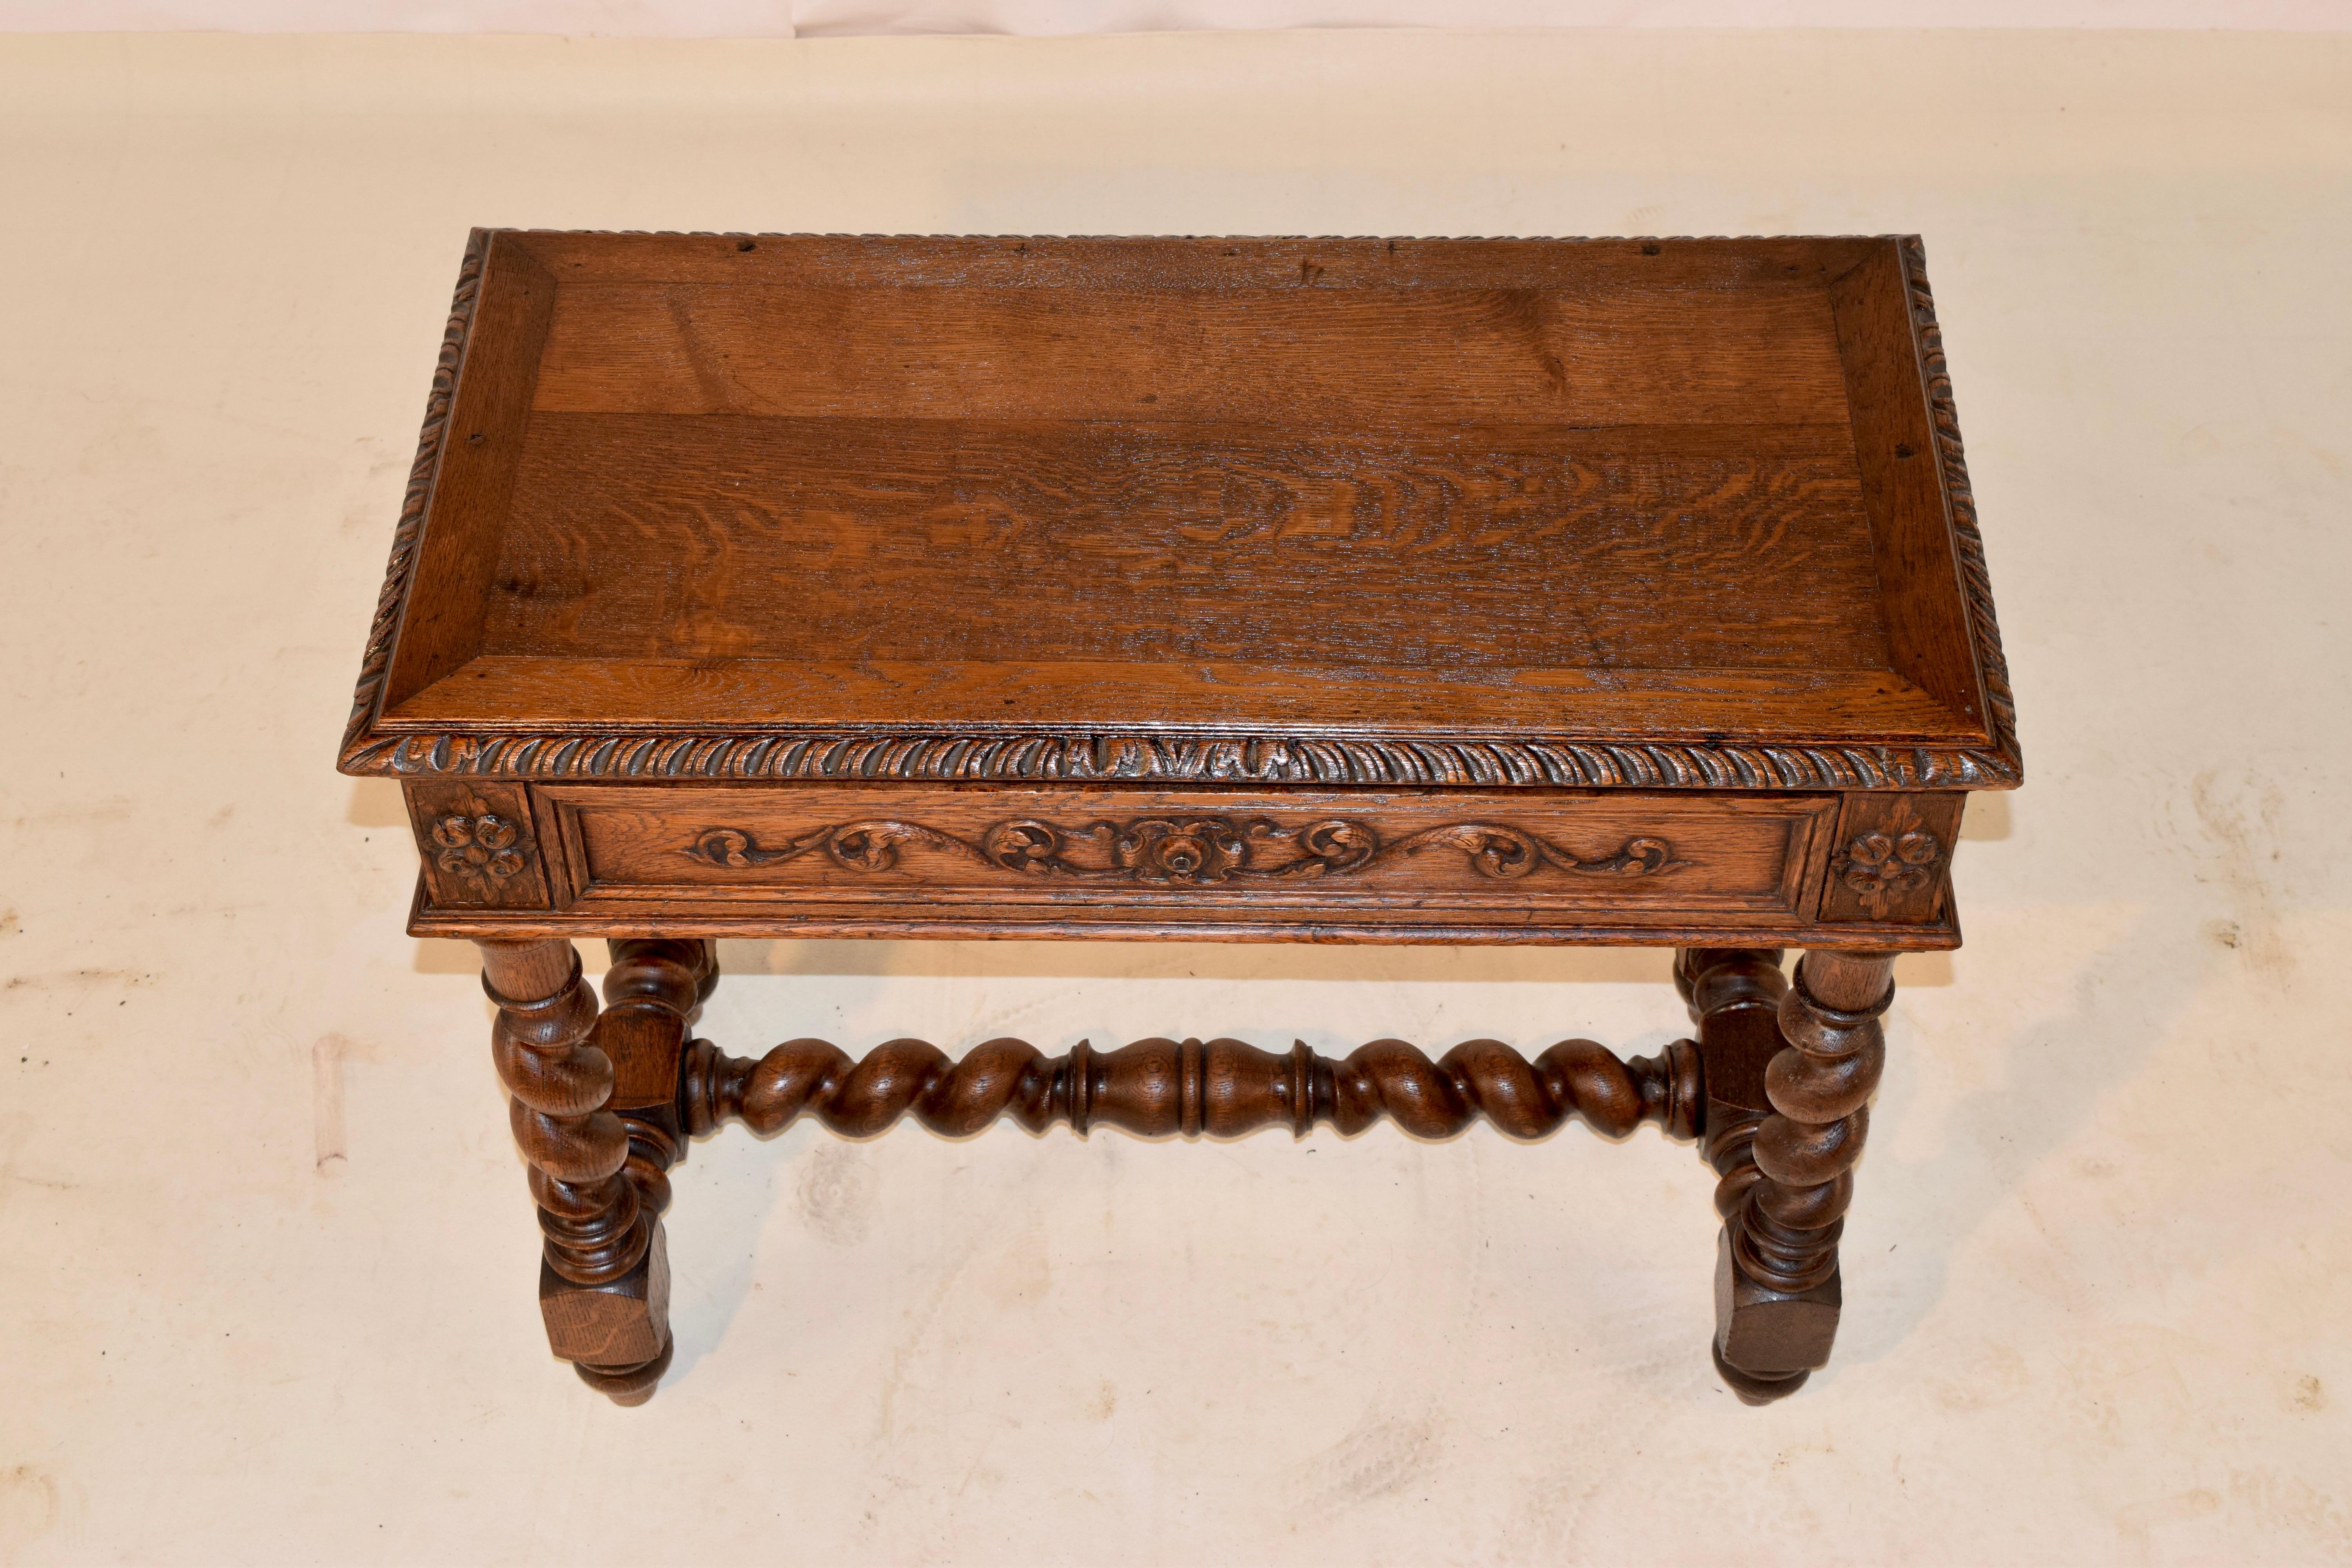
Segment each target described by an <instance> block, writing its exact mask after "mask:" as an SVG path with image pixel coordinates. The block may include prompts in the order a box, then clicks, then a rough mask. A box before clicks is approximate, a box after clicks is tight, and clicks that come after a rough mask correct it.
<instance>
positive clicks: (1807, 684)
mask: <svg viewBox="0 0 2352 1568" xmlns="http://www.w3.org/2000/svg"><path fill="white" fill-rule="evenodd" d="M342 763H343V766H344V768H345V770H346V771H347V772H353V773H405V774H412V775H414V774H419V773H473V774H481V775H487V776H514V777H565V778H614V779H628V778H663V777H678V776H691V777H700V778H710V777H717V778H787V777H792V778H806V777H854V778H867V779H874V778H930V779H1033V780H1034V779H1075V780H1087V779H1120V778H1125V779H1139V780H1140V779H1156V780H1178V779H1199V780H1212V781H1213V780H1229V781H1252V782H1257V783H1264V784H1477V785H1484V786H1493V785H1506V786H1507V785H1516V784H1528V785H1545V784H1550V785H1597V786H1603V787H1645V788H1649V787H1700V788H1715V789H1738V788H1752V789H1781V788H1797V789H1807V788H1813V789H1853V788H1863V789H1878V788H1935V789H1954V788H1964V789H1965V788H1984V787H1995V788H1999V787H2007V786H2010V785H2013V784H2016V783H2017V782H2018V779H2019V762H2018V752H2017V745H2016V740H2015V734H2014V728H2013V723H2012V720H2011V710H2010V700H2009V693H2008V687H2007V679H2006V675H2005V672H2004V669H2003V667H2002V663H2001V658H2000V645H1999V639H1998V633H1997V631H1996V629H1995V626H1994V621H1993V615H1992V606H1991V602H1990V593H1989V590H1988V589H1987V586H1986V582H1985V577H1984V571H1983V563H1982V555H1981V549H1980V546H1979V542H1978V536H1977V530H1976V524H1975V519H1974V516H1973V510H1972V506H1971V503H1970V500H1969V491H1968V486H1967V475H1966V471H1965V469H1964V468H1963V467H1962V464H1961V456H1960V449H1959V441H1958V426H1957V425H1956V424H1955V423H1954V421H1953V417H1952V410H1951V403H1950V398H1949V395H1948V383H1947V382H1946V380H1945V378H1944V376H1943V367H1942V355H1941V351H1940V345H1939V342H1938V340H1937V328H1936V325H1935V320H1934V315H1933V307H1932V303H1931V301H1930V300H1929V296H1928V294H1927V284H1926V279H1925V275H1924V269H1923V264H1922V260H1921V256H1920V250H1919V247H1918V244H1917V242H1916V240H1910V239H1905V238H1885V237H1882V238H1829V239H1759V240H1656V241H1640V240H1593V241H1579V240H1386V239H1339V240H1335V239H1311V240H1310V239H1055V238H1025V239H1024V238H1009V237H1007V238H997V237H991V238H873V237H808V236H769V235H761V236H755V237H740V236H711V235H606V234H552V233H524V232H514V231H497V232H494V233H485V232H481V231H478V232H477V233H476V234H475V236H474V237H473V239H472V242H471V244H470V245H469V247H468V248H467V255H466V260H465V264H464V268H463V273H462V277H461V280H460V285H459V290H458V296H457V305H456V309H455V310H454V311H453V314H452V317H451V321H450V324H449V331H448V336H447V339H446V342H445V346H444V352H443V355H442V363H441V368H440V372H439V374H438V376H437V377H436V389H435V393H434V397H433V402H432V405H431V407H430V410H429V412H428V418H427V422H426V427H425V438H424V441H423V444H422V447H421V450H420V453H419V457H418V459H417V467H416V470H415V477H414V480H413V482H412V485H411V487H410V491H409V495H408V502H407V506H406V507H405V509H404V513H403V516H402V519H401V521H400V525H399V529H398V535H397V538H396V541H395V545H394V558H393V565H392V571H391V573H390V574H389V578H388V581H387V584H386V586H385V592H384V598H383V605H382V607H381V610H380V612H379V615H378V617H377V621H376V625H375V628H374V634H373V637H372V638H371V643H370V647H369V650H368V656H367V663H366V667H365V670H364V673H363V676H362V683H361V688H360V692H359V699H358V702H357V704H356V707H355V710H354V712H353V715H352V726H351V730H350V732H349V734H348V736H347V738H346V744H345V748H344V752H343V758H342Z"/></svg>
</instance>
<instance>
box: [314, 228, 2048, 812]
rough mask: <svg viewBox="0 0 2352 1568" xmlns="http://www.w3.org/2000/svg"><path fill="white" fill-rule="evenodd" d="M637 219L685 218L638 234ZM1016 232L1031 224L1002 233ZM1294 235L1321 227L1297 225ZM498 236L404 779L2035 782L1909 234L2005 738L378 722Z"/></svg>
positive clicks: (1843, 785) (1916, 332)
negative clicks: (442, 522) (467, 382)
mask: <svg viewBox="0 0 2352 1568" xmlns="http://www.w3.org/2000/svg"><path fill="white" fill-rule="evenodd" d="M615 232H626V233H633V234H634V233H665V234H666V233H670V232H673V231H668V230H626V231H615ZM999 238H1007V239H1009V238H1012V237H1009V236H1005V237H999ZM1292 238H1300V237H1299V236H1292ZM488 239H489V235H488V233H486V232H485V231H482V230H479V229H477V230H475V231H474V233H473V234H472V236H471V237H469V238H468V240H467V246H466V255H465V260H464V262H463V264H462V266H461V267H460V268H459V272H458V279H457V294H456V296H455V298H454V299H453V300H451V302H450V310H449V322H448V326H447V328H446V331H444V333H443V335H442V343H441V354H440V358H439V360H438V362H437V363H436V366H435V368H434V373H433V390H432V393H431V395H430V396H428V397H427V399H426V401H425V427H424V430H423V432H422V434H421V435H420V437H419V438H418V441H417V447H416V461H415V464H414V465H413V466H412V467H411V468H410V469H409V479H408V489H407V492H406V493H405V495H404V497H403V498H402V501H401V510H400V521H399V524H398V526H397V527H396V528H395V529H394V533H393V545H392V559H391V562H390V563H389V565H388V566H387V568H386V571H385V574H384V584H383V594H382V595H380V596H379V598H378V599H377V602H376V614H375V621H374V625H373V627H372V628H371V629H370V631H369V634H368V644H367V652H366V655H365V657H364V658H363V659H362V663H361V667H360V679H359V686H358V689H357V690H356V691H355V692H354V693H353V696H352V717H351V722H350V724H349V725H348V726H347V727H346V729H345V731H344V735H343V746H342V752H341V757H340V759H339V760H338V765H339V766H340V767H341V771H342V772H344V773H359V774H376V775H383V776H391V777H433V776H455V775H464V776H475V777H484V778H517V779H686V778H708V779H779V780H781V779H906V780H956V779H965V780H987V779H1008V780H1011V779H1021V780H1062V781H1069V782H1087V781H1095V780H1111V779H1126V780H1169V781H1180V782H1203V781H1205V782H1230V783H1237V784H1423V785H1429V784H1435V785H1462V786H1487V787H1507V786H1535V787H1553V788H1569V789H1574V788H1587V789H1801V790H1833V789H1987V788H1991V789H2005V788H2011V787H2013V786H2015V785H2016V784H2019V783H2021V780H2022V778H2023V773H2022V769H2021V763H2020V759H2019V752H2018V744H2017V710H2016V704H2015V701H2014V700H2013V699H2012V697H2011V691H2010V685H2009V667H2008V663H2007V661H2006V660H2005V659H2004V658H2003V657H2002V654H2001V647H2000V632H1999V629H1998V626H1997V625H1996V623H1995V621H1994V619H1993V608H1992V588H1991V583H1990V578H1989V577H1988V576H1987V574H1986V572H1985V563H1984V539H1983V535H1982V534H1981V533H1980V532H1979V530H1978V527H1977V518H1976V500H1975V496H1974V493H1973V491H1972V490H1971V489H1969V475H1968V464H1967V461H1966V459H1965V456H1964V454H1963V452H1962V450H1961V446H1960V436H1959V422H1958V414H1957V412H1956V411H1955V409H1954V407H1953V403H1952V383H1951V376H1950V374H1949V372H1948V369H1947V366H1946V363H1945V359H1944V349H1943V331H1942V328H1941V327H1940V326H1939V325H1938V324H1937V320H1936V305H1935V299H1934V296H1933V295H1932V294H1931V293H1930V292H1929V289H1928V287H1927V251H1926V248H1925V247H1924V246H1922V245H1921V244H1920V242H1919V240H1918V238H1917V237H1916V236H1915V237H1907V238H1906V239H1904V240H1903V242H1902V247H1903V260H1904V271H1905V279H1906V284H1907V285H1908V289H1909V297H1910V306H1911V325H1912V335H1913V340H1914V342H1915V345H1916V348H1917V351H1918V353H1919V358H1920V364H1921V368H1922V372H1923V374H1924V375H1925V376H1926V380H1927V399H1928V408H1929V416H1930V418H1931V420H1932V421H1933V423H1934V426H1935V430H1936V440H1937V459H1938V462H1939V464H1940V466H1941V469H1942V473H1943V479H1944V490H1945V495H1946V499H1947V503H1948V504H1947V508H1946V511H1947V515H1948V518H1949V520H1950V523H1951V528H1952V532H1953V538H1954V543H1955V549H1956V552H1957V553H1958V558H1959V564H1960V581H1961V588H1962V591H1963V593H1964V595H1966V598H1967V601H1968V611H1969V626H1970V629H1971V631H1972V633H1973V634H1974V638H1975V642H1976V645H1977V658H1978V659H1979V668H1980V670H1981V673H1982V675H1983V679H1984V687H1985V707H1986V721H1987V723H1988V724H1989V725H1990V728H1991V731H1992V741H1993V743H1992V744H1991V745H1990V746H1980V747H1967V746H1962V747H1949V746H1852V745H1842V744H1838V743H1835V742H1823V743H1817V744H1807V743H1796V744H1789V745H1778V746H1755V745H1748V746H1741V745H1719V744H1710V743H1706V742H1650V741H1632V742H1611V741H1601V740H1583V739H1574V738H1570V737H1565V736H1562V737H1527V738H1516V737H1515V738H1510V739H1461V738H1432V739H1425V740H1413V739H1396V740H1390V739H1381V738H1372V737H1337V738H1328V737H1318V738H1312V739H1310V738H1307V737H1303V736H1285V735H1250V736H1235V737H1218V736H1206V737H1172V736H1169V735H1166V734H1150V733H1140V732H1139V733H1119V732H1115V731H1105V732H1098V733H1087V734H1038V733H1035V732H1028V733H1022V732H1017V731H1013V732H1007V731H972V732H967V733H957V734H927V735H926V734H915V735H883V736H877V735H871V734H867V735H850V734H838V733H834V734H828V733H824V732H806V731H767V732H759V733H751V734H739V735H713V734H709V733H708V732H700V731H698V732H692V733H680V732H676V731H672V732H667V733H665V732H661V731H620V730H615V729H604V730H596V731H578V732H572V733H556V734H549V733H544V732H533V733H520V732H511V731H509V732H500V731H489V730H479V731H443V732H439V733H431V734H370V733H369V727H370V725H371V724H372V722H373V720H374V718H375V715H376V712H377V710H378V708H379V707H380V705H381V702H382V699H383V679H384V675H385V672H386V669H387V668H388V666H389V664H390V661H391V653H392V639H393V634H394V631H395V630H396V629H397V627H398V626H399V620H400V612H401V608H402V606H403V605H404V603H405V602H406V600H407V596H408V592H409V583H410V579H411V577H412V576H413V575H414V574H415V566H416V555H417V544H418V542H419V541H420V539H421V536H422V533H423V530H424V523H425V511H426V509H427V506H428V504H429V501H430V499H431V496H432V489H433V479H434V476H435V473H436V469H437V468H438V466H439V463H440V457H441V443H442V437H443V436H444V434H445V432H446V427H447V425H448V419H449V409H450V402H451V397H452V395H453V393H454V391H455V389H456V386H457V373H458V368H459V366H460V365H461V364H462V363H463V361H464V358H465V349H466V342H467V333H468V332H469V331H470V330H471V327H472V324H473V316H474V305H475V301H476V299H477V297H478V294H479V292H480V288H481V275H482V263H483V254H484V251H485V250H486V248H487V247H488Z"/></svg>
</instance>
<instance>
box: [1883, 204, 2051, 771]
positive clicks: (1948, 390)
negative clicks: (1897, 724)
mask: <svg viewBox="0 0 2352 1568" xmlns="http://www.w3.org/2000/svg"><path fill="white" fill-rule="evenodd" d="M1902 247H1903V275H1904V282H1905V283H1906V285H1907V297H1908V299H1909V301H1910V307H1911V333H1912V339H1913V341H1914V342H1915V343H1916V345H1917V348H1918V352H1919V366H1920V370H1921V372H1922V374H1925V375H1926V377H1927V416H1928V419H1929V421H1930V422H1931V423H1932V424H1933V425H1934V426H1935V431H1936V459H1937V465H1938V467H1939V468H1940V469H1941V471H1942V474H1943V479H1944V502H1945V506H1944V510H1945V515H1946V516H1947V517H1948V518H1949V519H1950V520H1951V528H1952V549H1953V553H1954V554H1955V555H1957V556H1958V559H1959V568H1960V593H1961V596H1962V597H1963V598H1964V599H1965V600H1966V601H1967V604H1968V611H1969V641H1970V642H1971V643H1973V644H1974V645H1975V647H1976V656H1977V669H1978V672H1979V674H1980V675H1981V676H1982V677H1983V680H1984V699H1985V723H1986V726H1987V727H1988V728H1989V729H1990V731H1992V752H1991V754H1992V755H1993V756H1995V757H1997V758H1998V759H1999V761H2000V766H2001V768H2002V770H2003V774H2004V776H2003V780H2002V783H2003V784H2004V785H2005V786H2014V785H2015V784H2019V783H2021V781H2022V780H2023V778H2024V771H2025V765H2024V758H2023V754H2022V753H2021V752H2020V751H2019V749H2018V744H2017V700H2016V698H2015V696H2014V695H2013V694H2012V693H2011V690H2010V685H2009V660H2008V658H2006V657H2005V656H2004V655H2003V654H2002V653H2001V648H2000V623H1999V622H1997V621H1996V620H1994V618H1993V610H1992V578H1991V577H1990V575H1989V574H1987V573H1986V571H1985V554H1984V534H1983V533H1982V532H1981V531H1979V529H1978V527H1977V500H1976V492H1975V491H1974V490H1972V489H1970V488H1969V465H1968V456H1967V454H1966V453H1965V452H1964V451H1963V450H1962V449H1961V447H1960V416H1959V413H1958V410H1957V409H1956V408H1955V407H1954V406H1953V405H1952V374H1951V369H1950V367H1949V366H1948V364H1947V363H1945V359H1944V329H1943V328H1942V326H1941V325H1939V324H1938V323H1937V320H1936V296H1935V294H1934V293H1933V292H1932V291H1931V290H1930V289H1928V287H1927V246H1926V244H1925V243H1924V242H1922V241H1921V239H1920V238H1919V237H1918V236H1917V235H1916V234H1914V235H1906V236H1905V237H1903V240H1902Z"/></svg>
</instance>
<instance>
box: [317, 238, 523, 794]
mask: <svg viewBox="0 0 2352 1568" xmlns="http://www.w3.org/2000/svg"><path fill="white" fill-rule="evenodd" d="M489 238H490V237H489V235H488V232H487V231H485V230H482V229H475V230H473V231H472V232H471V233H470V234H469V235H468V236H467V239H466V258H465V260H464V261H463V262H462V263H460V264H459V266H458V268H457V293H456V295H455V296H454V297H453V298H452V299H451V300H450V301H449V321H448V324H447V325H446V327H444V328H443V329H442V331H441V353H440V357H439V358H437V359H436V360H435V361H434V363H433V390H432V391H431V392H430V393H429V394H427V395H426V396H425V428H424V430H423V431H422V432H421V433H420V434H419V435H418V436H417V438H416V460H415V462H413V463H411V464H410V465H409V466H408V489H406V490H405V491H404V492H403V493H402V495H401V498H400V521H399V522H398V524H397V525H395V526H394V529H393V531H392V561H391V563H390V564H389V565H387V566H386V567H385V568H384V574H383V592H382V593H381V594H379V595H377V596H376V602H375V620H374V621H373V623H372V624H371V625H370V626H369V627H368V640H367V652H366V653H365V654H364V655H362V657H361V659H360V681H359V687H358V689H357V690H355V691H353V692H352V717H351V722H350V723H348V724H347V725H345V726H344V729H343V758H344V766H345V771H347V772H348V771H351V770H350V765H349V764H350V759H351V757H352V753H353V752H354V751H356V750H362V749H364V747H363V746H362V740H361V737H362V735H364V734H365V733H366V731H367V727H368V724H369V723H370V721H373V719H374V717H375V714H376V710H377V708H378V707H379V706H380V705H381V704H382V703H383V681H384V676H385V674H386V673H387V672H388V671H389V670H390V668H391V666H392V639H393V636H394V633H395V632H397V631H398V630H399V629H400V614H401V610H402V607H403V606H404V605H406V604H407V602H408V589H409V583H410V580H411V579H412V578H413V577H415V574H416V556H417V546H418V545H419V544H420V543H422V542H423V541H424V537H425V509H426V507H427V506H428V505H429V504H430V502H431V500H432V499H433V480H434V476H435V475H436V473H437V472H438V471H439V470H440V467H441V441H442V437H444V436H445V435H446V434H447V432H448V428H449V406H450V404H451V401H452V400H453V399H454V398H455V396H456V395H457V371H458V368H459V367H460V366H461V365H463V364H464V363H465V360H466V339H467V334H468V333H470V332H471V331H472V330H473V325H474V304H475V301H476V300H478V299H479V298H480V296H481V291H482V258H483V254H484V252H485V251H486V250H487V249H488V246H489ZM386 771H395V772H396V771H403V770H386Z"/></svg>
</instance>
